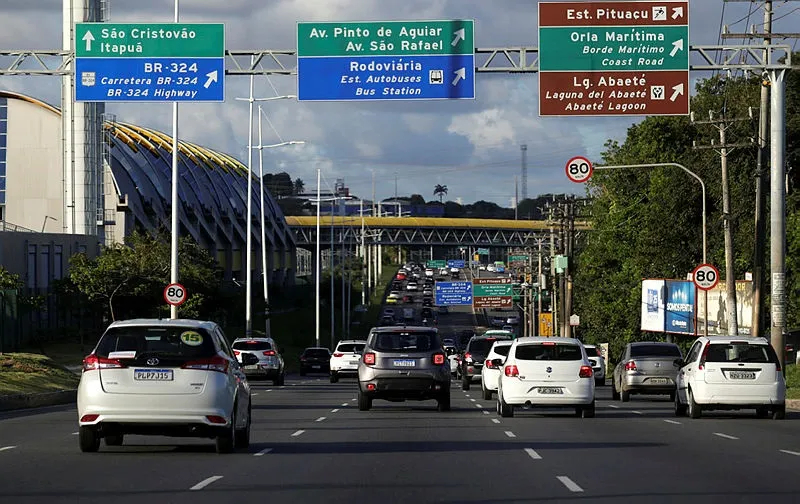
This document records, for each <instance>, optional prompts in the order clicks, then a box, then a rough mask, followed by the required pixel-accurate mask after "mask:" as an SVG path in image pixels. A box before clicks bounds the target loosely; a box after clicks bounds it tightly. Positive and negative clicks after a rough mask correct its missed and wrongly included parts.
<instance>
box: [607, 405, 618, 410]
mask: <svg viewBox="0 0 800 504" xmlns="http://www.w3.org/2000/svg"><path fill="white" fill-rule="evenodd" d="M608 407H609V408H614V409H619V406H617V405H616V404H609V405H608Z"/></svg>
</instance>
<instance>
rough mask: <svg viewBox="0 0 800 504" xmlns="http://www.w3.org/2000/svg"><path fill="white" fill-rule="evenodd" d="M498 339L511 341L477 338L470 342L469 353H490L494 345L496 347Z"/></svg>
mask: <svg viewBox="0 0 800 504" xmlns="http://www.w3.org/2000/svg"><path fill="white" fill-rule="evenodd" d="M498 339H503V340H509V339H511V338H495V337H492V338H475V339H474V340H472V341H470V342H469V348H468V350H467V351H469V352H473V353H483V354H486V353H489V349H490V348H492V345H494V342H495V341H497V340H498Z"/></svg>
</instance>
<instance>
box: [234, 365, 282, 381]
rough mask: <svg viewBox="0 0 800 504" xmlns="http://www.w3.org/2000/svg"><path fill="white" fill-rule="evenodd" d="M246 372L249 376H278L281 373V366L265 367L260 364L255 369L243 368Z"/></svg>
mask: <svg viewBox="0 0 800 504" xmlns="http://www.w3.org/2000/svg"><path fill="white" fill-rule="evenodd" d="M242 371H244V374H245V375H246V376H248V377H250V376H254V377H255V376H259V377H266V378H277V377H278V375H280V368H277V367H264V366H261V365H259V366H258V367H257V368H253V369H242Z"/></svg>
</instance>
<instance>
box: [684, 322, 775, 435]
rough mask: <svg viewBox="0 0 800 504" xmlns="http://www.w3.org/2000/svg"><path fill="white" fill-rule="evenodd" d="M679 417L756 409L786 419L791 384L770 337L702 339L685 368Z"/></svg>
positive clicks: (686, 361)
mask: <svg viewBox="0 0 800 504" xmlns="http://www.w3.org/2000/svg"><path fill="white" fill-rule="evenodd" d="M679 364H680V366H681V368H680V370H679V371H678V379H677V389H678V390H677V394H675V414H676V415H677V416H683V415H684V414H686V413H687V410H688V413H689V416H691V417H692V418H700V416H701V415H702V412H703V410H721V409H724V410H734V409H736V410H738V409H747V408H755V410H756V415H757V416H759V417H766V416H767V415H768V414H769V413H772V418H774V419H776V420H782V419H783V418H784V417H785V416H786V382H785V381H784V379H783V373H782V372H781V364H780V361H779V359H778V356H777V355H776V353H775V350H773V348H772V347H771V346H770V344H769V342H768V341H767V340H766V338H754V337H751V336H709V337H701V338H698V339H697V340H696V341H695V342H694V344H693V345H692V348H691V349H689V353H688V354H687V355H686V359H685V360H684V361H682V362H680V363H679Z"/></svg>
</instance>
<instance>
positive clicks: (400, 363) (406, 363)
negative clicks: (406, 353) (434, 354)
mask: <svg viewBox="0 0 800 504" xmlns="http://www.w3.org/2000/svg"><path fill="white" fill-rule="evenodd" d="M392 365H393V366H394V367H416V365H417V361H415V360H413V359H395V360H394V361H392Z"/></svg>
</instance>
